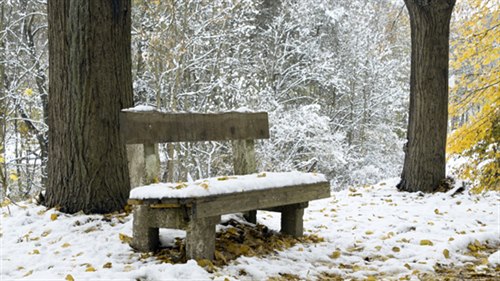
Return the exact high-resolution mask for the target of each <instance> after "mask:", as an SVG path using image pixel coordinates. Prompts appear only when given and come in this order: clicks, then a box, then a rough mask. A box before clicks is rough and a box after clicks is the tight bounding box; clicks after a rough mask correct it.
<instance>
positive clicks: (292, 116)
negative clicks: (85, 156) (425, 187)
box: [0, 0, 500, 200]
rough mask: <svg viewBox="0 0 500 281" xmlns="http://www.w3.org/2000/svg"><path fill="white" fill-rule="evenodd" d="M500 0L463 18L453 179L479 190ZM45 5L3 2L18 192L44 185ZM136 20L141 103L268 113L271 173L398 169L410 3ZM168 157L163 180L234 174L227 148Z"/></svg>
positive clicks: (169, 6)
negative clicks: (408, 8)
mask: <svg viewBox="0 0 500 281" xmlns="http://www.w3.org/2000/svg"><path fill="white" fill-rule="evenodd" d="M499 6H500V5H499V3H498V2H497V1H492V0H490V1H480V0H463V1H457V4H456V7H455V10H454V12H453V19H452V26H451V30H452V33H451V40H452V41H451V49H450V52H451V56H450V60H451V61H450V75H451V78H450V81H451V82H450V107H449V110H450V122H449V136H448V150H447V151H448V154H449V163H450V164H452V165H450V166H453V168H450V169H449V174H450V175H451V174H453V175H454V176H457V177H460V178H465V179H467V180H469V183H468V184H470V185H471V186H472V187H473V188H474V189H475V190H476V191H482V190H485V189H489V190H499V189H500V151H499V145H498V144H499V140H500V125H499V124H500V110H499V105H498V104H499V99H500V89H499V83H500V74H499V72H500V68H499V61H500V47H499V41H498V40H499V39H498V38H500V32H499V30H500V12H499V11H500V7H499ZM46 8H47V4H46V1H43V0H0V62H1V63H0V81H1V83H0V101H1V102H0V184H1V186H2V188H1V195H2V197H4V196H8V197H9V198H12V199H14V200H15V199H23V198H26V197H30V196H32V195H34V194H36V193H37V192H39V191H42V190H43V189H44V185H43V183H44V180H45V176H46V171H45V167H46V162H47V129H48V128H47V125H46V124H47V101H48V69H47V68H48V57H47V56H48V45H47V18H46V17H47V14H46ZM132 17H133V18H132V25H133V26H132V54H133V70H132V71H133V79H134V99H135V104H147V105H153V106H156V107H158V108H160V109H161V110H165V111H173V112H181V111H193V112H209V111H226V110H236V109H241V108H247V109H250V110H254V111H267V112H269V115H270V123H271V124H270V125H271V139H270V140H265V141H262V142H259V143H258V145H257V149H258V152H257V153H258V155H260V158H259V159H258V165H259V170H270V171H278V170H279V171H286V170H301V171H307V170H309V169H311V167H314V169H316V170H318V171H320V172H322V173H324V174H326V175H327V177H328V178H329V179H331V182H332V185H333V186H334V187H336V188H338V189H344V188H346V187H349V186H352V185H359V184H372V183H375V182H377V181H379V180H381V179H383V178H387V177H395V176H399V174H400V172H401V168H402V161H403V147H404V143H405V142H406V139H405V138H406V126H407V114H408V97H409V74H410V28H409V19H408V15H407V11H406V8H405V6H404V3H403V2H402V1H389V0H385V1H367V0H353V1H333V0H315V1H312V0H302V1H296V0H281V1H267V0H254V1H251V0H231V1H230V0H224V1H223V0H216V1H202V0H197V1H189V0H180V1H139V0H134V1H133V11H132ZM68 98H71V97H70V96H68ZM103 106H106V105H103ZM216 153H217V154H216ZM160 154H161V155H160V156H161V159H162V164H163V173H162V177H163V179H162V180H166V179H169V180H175V181H181V180H187V179H189V178H194V179H197V178H202V177H209V176H213V175H216V174H218V175H221V174H229V173H231V171H232V165H231V163H232V161H231V160H230V157H231V149H230V147H229V146H228V143H223V142H206V143H202V144H192V143H182V144H176V145H169V146H167V145H164V146H162V147H160ZM215 155H217V157H216V156H215ZM221 155H222V156H221ZM178 159H182V161H177V160H178ZM167 160H170V163H171V165H170V166H169V167H171V168H170V169H167Z"/></svg>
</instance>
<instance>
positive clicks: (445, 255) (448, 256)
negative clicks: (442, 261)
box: [443, 249, 450, 259]
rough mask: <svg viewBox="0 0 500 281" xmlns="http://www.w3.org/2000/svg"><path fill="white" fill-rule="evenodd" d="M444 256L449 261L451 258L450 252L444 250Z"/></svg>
mask: <svg viewBox="0 0 500 281" xmlns="http://www.w3.org/2000/svg"><path fill="white" fill-rule="evenodd" d="M443 256H444V257H445V258H447V259H449V258H450V251H449V250H448V249H444V250H443Z"/></svg>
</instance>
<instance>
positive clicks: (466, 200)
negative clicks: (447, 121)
mask: <svg viewBox="0 0 500 281" xmlns="http://www.w3.org/2000/svg"><path fill="white" fill-rule="evenodd" d="M396 182H397V181H396V180H387V181H385V182H383V183H380V184H378V185H375V186H370V187H359V188H356V189H352V188H351V189H350V190H344V191H339V192H335V193H333V194H332V197H331V198H329V199H324V200H318V201H314V202H311V203H310V207H309V208H308V209H307V210H306V214H305V229H306V232H307V233H308V234H317V235H319V236H321V237H323V238H324V239H325V242H320V243H317V244H297V245H295V246H293V247H292V248H289V249H287V250H284V251H281V252H277V253H275V254H273V255H268V256H264V257H240V258H238V259H237V260H235V261H232V262H230V263H229V265H227V266H224V267H222V268H218V269H217V270H216V271H215V272H214V273H209V272H207V271H206V270H205V269H203V268H202V267H199V266H198V265H197V263H196V262H195V261H192V260H191V261H188V262H187V263H185V264H175V265H172V264H165V263H160V262H158V261H157V260H155V259H154V258H151V257H150V258H141V254H140V253H136V252H134V251H133V250H132V249H131V248H130V247H129V246H128V244H126V243H124V242H123V241H122V240H124V239H123V238H124V237H126V236H131V235H132V216H125V215H110V216H101V215H83V214H75V215H66V214H62V213H59V212H57V211H55V210H46V209H45V208H44V207H41V206H36V205H34V204H31V203H26V202H22V203H18V206H16V205H14V204H9V205H8V206H7V207H3V208H2V214H1V219H2V221H1V271H0V273H1V277H2V280H12V279H33V280H41V279H43V280H48V279H51V280H64V279H66V280H96V279H100V280H103V279H106V280H111V279H113V280H207V279H214V280H221V281H222V280H266V279H268V278H270V277H280V276H281V277H282V278H284V279H280V280H286V278H287V276H294V277H298V278H299V279H306V280H315V279H320V277H321V278H325V279H326V278H328V277H329V276H330V277H332V276H341V277H342V278H344V279H361V280H364V279H368V280H370V279H371V280H375V278H376V279H377V280H387V279H399V278H406V280H412V279H414V280H417V279H418V278H419V276H421V274H423V273H426V272H428V273H433V272H434V270H435V268H436V267H438V266H440V267H443V266H444V267H460V266H467V265H468V264H471V263H473V262H476V261H477V257H474V256H473V255H471V254H470V251H471V250H473V251H474V250H476V249H481V248H482V247H485V246H486V247H488V248H498V247H499V245H500V204H499V202H500V197H499V195H498V193H494V192H490V193H486V194H482V195H470V194H468V193H467V192H465V193H463V194H457V195H455V196H452V193H453V191H451V192H448V193H438V194H433V195H427V194H425V195H424V194H418V193H413V194H410V193H400V192H397V191H396V188H395V187H394V186H395V183H396ZM258 220H259V222H260V223H262V224H265V225H267V226H269V227H270V228H272V229H276V230H278V228H279V214H276V213H271V212H259V216H258ZM124 235H126V236H124ZM175 235H177V236H178V235H180V236H182V235H183V233H182V232H181V231H175V230H164V231H162V232H161V240H162V241H171V240H172V239H173V237H174V236H175ZM120 238H121V239H120ZM499 259H500V252H496V253H493V254H491V255H489V256H487V258H486V259H484V261H483V262H481V263H480V264H482V265H479V268H478V269H479V270H480V269H481V267H482V268H484V269H487V268H490V269H491V268H497V269H498V267H499V265H500V260H499ZM493 272H494V270H493ZM497 272H498V271H497ZM331 280H334V279H331Z"/></svg>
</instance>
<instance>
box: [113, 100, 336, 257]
mask: <svg viewBox="0 0 500 281" xmlns="http://www.w3.org/2000/svg"><path fill="white" fill-rule="evenodd" d="M140 109H141V110H126V111H123V112H122V113H121V118H120V122H121V130H122V136H123V138H124V140H125V141H126V143H128V144H144V151H150V152H154V149H153V148H151V145H152V144H155V143H160V142H178V141H207V140H231V141H232V146H233V164H234V171H235V174H245V175H238V176H223V177H215V178H209V179H203V180H198V181H195V182H191V183H184V182H182V183H158V184H151V185H147V186H141V187H137V188H134V189H133V190H132V191H131V192H130V199H129V201H128V202H129V204H131V205H134V218H133V239H132V247H134V248H135V249H137V250H139V251H154V250H155V249H157V248H158V246H159V228H177V229H185V230H186V256H187V257H188V258H194V259H213V257H214V252H215V226H216V224H218V223H219V222H220V217H221V215H223V214H231V213H238V212H247V214H250V215H249V216H248V219H249V221H250V222H253V223H255V222H256V210H271V211H277V212H281V214H282V215H281V232H283V233H286V234H290V235H293V236H302V235H303V218H302V217H303V214H304V208H306V207H307V206H308V203H309V201H311V200H316V199H321V198H327V197H329V196H330V185H329V183H328V181H327V180H326V178H325V176H324V175H322V174H317V173H301V172H283V173H273V172H263V173H255V170H256V168H255V167H256V164H255V150H254V139H262V138H269V125H268V119H267V113H265V112H256V113H250V112H225V113H208V114H207V113H203V114H202V113H175V114H170V113H164V112H159V111H151V109H150V108H145V109H143V108H140ZM146 148H147V149H146ZM145 154H146V153H145Z"/></svg>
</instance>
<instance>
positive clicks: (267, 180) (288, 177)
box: [130, 172, 326, 199]
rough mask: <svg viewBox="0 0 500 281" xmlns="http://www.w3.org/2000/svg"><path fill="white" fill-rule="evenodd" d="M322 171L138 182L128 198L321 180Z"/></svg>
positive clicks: (178, 195) (203, 193)
mask: <svg viewBox="0 0 500 281" xmlns="http://www.w3.org/2000/svg"><path fill="white" fill-rule="evenodd" d="M324 181H326V178H325V176H324V175H322V174H317V173H302V172H282V173H273V172H263V173H258V174H250V175H244V176H224V177H216V178H208V179H201V180H197V181H195V182H187V183H185V182H183V183H157V184H150V185H146V186H140V187H136V188H134V189H132V191H130V198H131V199H148V198H188V197H198V196H210V195H216V194H225V193H235V192H242V191H250V190H257V189H270V188H277V187H283V186H290V185H301V184H313V183H318V182H324Z"/></svg>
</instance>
